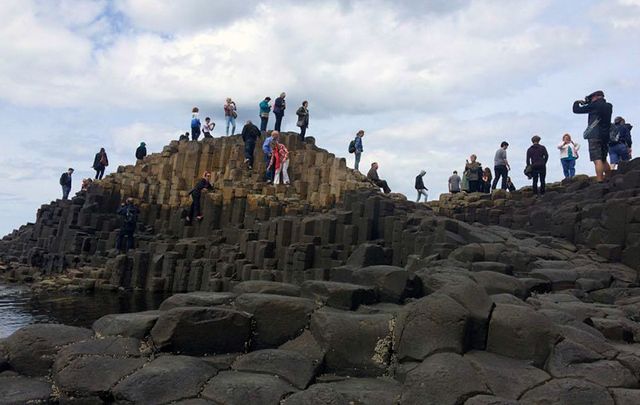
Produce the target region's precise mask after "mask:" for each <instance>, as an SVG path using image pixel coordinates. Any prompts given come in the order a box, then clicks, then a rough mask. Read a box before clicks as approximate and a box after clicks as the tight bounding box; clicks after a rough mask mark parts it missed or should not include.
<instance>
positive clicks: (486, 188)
mask: <svg viewBox="0 0 640 405" xmlns="http://www.w3.org/2000/svg"><path fill="white" fill-rule="evenodd" d="M492 179H493V175H492V174H491V169H489V168H488V167H485V168H484V171H483V172H482V184H481V188H482V192H483V193H487V194H489V193H491V180H492Z"/></svg>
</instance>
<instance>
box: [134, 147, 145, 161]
mask: <svg viewBox="0 0 640 405" xmlns="http://www.w3.org/2000/svg"><path fill="white" fill-rule="evenodd" d="M145 156H147V147H146V146H142V145H140V146H138V149H136V159H140V160H142V159H144V157H145Z"/></svg>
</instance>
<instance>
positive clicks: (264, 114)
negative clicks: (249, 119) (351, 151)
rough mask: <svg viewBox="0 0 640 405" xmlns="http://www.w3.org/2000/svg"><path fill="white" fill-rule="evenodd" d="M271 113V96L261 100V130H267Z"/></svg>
mask: <svg viewBox="0 0 640 405" xmlns="http://www.w3.org/2000/svg"><path fill="white" fill-rule="evenodd" d="M269 113H271V97H265V98H264V100H262V101H261V102H260V131H261V132H267V123H268V122H269Z"/></svg>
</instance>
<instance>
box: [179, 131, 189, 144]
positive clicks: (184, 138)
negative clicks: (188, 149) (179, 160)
mask: <svg viewBox="0 0 640 405" xmlns="http://www.w3.org/2000/svg"><path fill="white" fill-rule="evenodd" d="M188 140H189V133H188V132H185V133H184V134H180V137H179V138H178V141H180V142H182V141H188Z"/></svg>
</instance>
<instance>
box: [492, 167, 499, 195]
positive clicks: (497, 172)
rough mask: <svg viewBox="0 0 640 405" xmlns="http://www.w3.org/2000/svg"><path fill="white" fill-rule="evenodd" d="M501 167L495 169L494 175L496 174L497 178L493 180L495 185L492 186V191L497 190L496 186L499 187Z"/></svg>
mask: <svg viewBox="0 0 640 405" xmlns="http://www.w3.org/2000/svg"><path fill="white" fill-rule="evenodd" d="M500 173H501V171H500V166H494V167H493V174H495V176H496V177H494V179H493V183H492V184H491V189H492V190H495V189H496V186H497V185H498V179H499V178H500Z"/></svg>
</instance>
